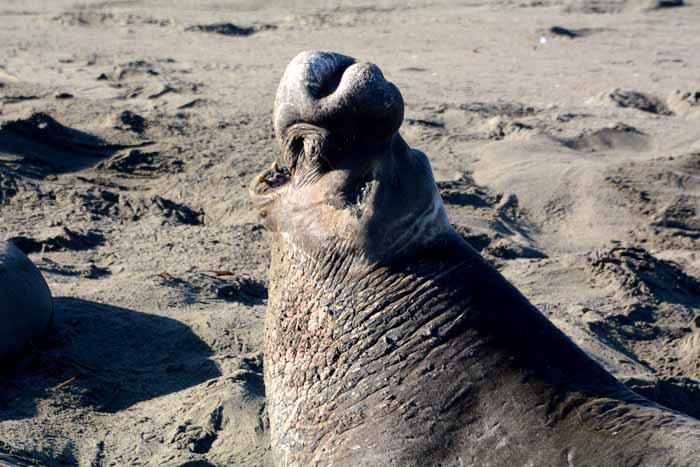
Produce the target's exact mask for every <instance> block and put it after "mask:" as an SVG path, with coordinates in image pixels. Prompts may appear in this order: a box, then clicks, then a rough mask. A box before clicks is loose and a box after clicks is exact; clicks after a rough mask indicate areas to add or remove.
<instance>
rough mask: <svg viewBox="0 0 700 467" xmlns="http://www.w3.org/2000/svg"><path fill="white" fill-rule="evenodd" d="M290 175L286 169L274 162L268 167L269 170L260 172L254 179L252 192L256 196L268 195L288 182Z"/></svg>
mask: <svg viewBox="0 0 700 467" xmlns="http://www.w3.org/2000/svg"><path fill="white" fill-rule="evenodd" d="M291 175H292V174H291V172H290V171H289V169H288V168H287V167H284V166H280V164H279V163H278V162H277V161H275V162H273V163H272V165H270V168H269V169H267V170H265V171H263V172H261V173H260V174H259V175H258V176H257V177H256V179H255V181H256V183H255V186H254V187H253V191H254V192H255V193H258V194H265V193H269V192H270V191H272V190H274V189H276V188H279V187H281V186H282V185H285V184H286V183H287V182H289V180H290V178H291Z"/></svg>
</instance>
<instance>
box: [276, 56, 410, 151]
mask: <svg viewBox="0 0 700 467" xmlns="http://www.w3.org/2000/svg"><path fill="white" fill-rule="evenodd" d="M403 108H404V107H403V98H402V97H401V93H400V92H399V90H398V88H397V87H396V86H394V84H393V83H391V82H389V81H387V80H386V79H385V78H384V75H383V74H382V72H381V70H380V69H379V67H377V66H376V65H374V64H371V63H358V62H356V61H355V59H353V58H351V57H348V56H345V55H341V54H336V53H332V52H302V53H300V54H299V55H297V56H296V57H295V58H294V59H293V60H292V61H291V63H290V64H289V65H288V66H287V69H286V71H285V73H284V76H283V77H282V80H281V82H280V85H279V88H278V90H277V96H276V99H275V111H274V125H275V132H276V134H277V138H278V140H279V142H280V144H281V145H282V146H284V144H285V141H286V140H287V138H288V130H289V128H290V127H291V126H293V125H295V124H298V123H305V124H310V125H314V126H318V127H321V128H324V129H326V130H328V131H329V132H330V133H331V135H332V136H333V137H334V138H338V139H340V140H345V141H370V142H371V141H377V142H380V141H384V140H386V139H388V138H390V137H391V136H392V135H393V134H394V133H396V131H397V130H398V129H399V127H400V126H401V122H402V121H403Z"/></svg>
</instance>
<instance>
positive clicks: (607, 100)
mask: <svg viewBox="0 0 700 467" xmlns="http://www.w3.org/2000/svg"><path fill="white" fill-rule="evenodd" d="M586 104H588V105H604V106H610V107H622V108H626V109H636V110H640V111H642V112H649V113H653V114H661V115H671V114H672V112H671V111H670V110H669V109H668V108H667V107H666V104H665V103H664V102H663V101H662V100H661V99H659V98H658V97H656V96H652V95H649V94H645V93H643V92H639V91H633V90H625V89H618V88H615V89H611V90H610V91H605V92H603V93H601V94H598V95H597V96H595V97H592V98H591V99H589V100H587V101H586Z"/></svg>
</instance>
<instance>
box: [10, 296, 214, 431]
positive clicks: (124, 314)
mask: <svg viewBox="0 0 700 467" xmlns="http://www.w3.org/2000/svg"><path fill="white" fill-rule="evenodd" d="M55 305H56V314H55V326H54V331H53V332H54V337H53V342H51V343H49V344H48V345H47V347H48V348H46V349H42V350H38V351H36V352H33V353H32V354H31V355H29V356H27V357H25V358H24V360H22V361H21V362H19V364H18V365H17V366H15V367H14V368H13V369H11V370H6V371H4V372H3V373H0V421H3V420H20V419H25V418H29V417H33V416H34V415H35V414H36V413H37V403H38V402H39V401H41V400H46V399H50V400H51V401H52V404H56V403H58V404H61V405H65V406H66V408H68V409H72V408H79V407H90V408H91V409H92V410H96V411H100V412H108V413H113V412H117V411H120V410H122V409H125V408H127V407H130V406H131V405H133V404H135V403H137V402H141V401H145V400H149V399H152V398H155V397H159V396H164V395H166V394H170V393H173V392H177V391H180V390H183V389H186V388H189V387H192V386H195V385H197V384H200V383H202V382H204V381H207V380H209V379H211V378H215V377H218V376H220V372H219V370H218V368H217V366H216V365H215V364H214V363H213V362H212V361H211V360H209V357H210V356H211V355H212V351H211V349H210V348H209V346H208V345H207V344H206V343H205V342H204V341H202V340H201V339H200V338H199V337H198V336H197V335H196V334H195V333H194V332H192V330H191V329H190V328H189V327H188V326H186V325H185V324H183V323H181V322H179V321H177V320H174V319H171V318H166V317H163V316H157V315H151V314H146V313H140V312H137V311H134V310H128V309H125V308H118V307H114V306H110V305H103V304H100V303H95V302H90V301H85V300H81V299H77V298H57V299H55ZM57 393H58V394H57Z"/></svg>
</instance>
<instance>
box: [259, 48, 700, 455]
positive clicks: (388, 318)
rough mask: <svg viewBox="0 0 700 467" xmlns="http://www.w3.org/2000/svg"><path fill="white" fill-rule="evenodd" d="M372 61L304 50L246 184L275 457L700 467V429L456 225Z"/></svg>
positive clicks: (394, 93)
mask: <svg viewBox="0 0 700 467" xmlns="http://www.w3.org/2000/svg"><path fill="white" fill-rule="evenodd" d="M402 119H403V101H402V98H401V94H400V93H399V91H398V89H397V88H396V87H395V86H394V85H393V84H391V83H389V82H388V81H386V80H385V79H384V77H383V75H382V73H381V71H380V70H379V68H377V67H376V66H375V65H371V64H367V63H362V62H357V61H356V60H354V59H352V58H350V57H347V56H343V55H338V54H334V53H327V52H304V53H301V54H300V55H298V56H297V57H296V58H295V59H294V60H293V61H292V62H291V64H290V65H289V66H288V68H287V70H286V72H285V74H284V77H283V78H282V82H281V84H280V88H279V91H278V93H277V99H276V102H275V112H274V124H275V130H276V134H277V138H278V141H279V143H280V145H281V147H282V150H283V154H284V157H283V159H282V160H281V161H280V163H275V164H273V165H272V167H270V169H269V170H267V171H265V172H263V173H262V174H260V175H259V176H258V177H256V179H255V180H254V181H253V184H252V186H251V196H252V199H253V202H254V204H255V206H256V208H257V209H258V211H259V213H260V215H261V217H262V218H263V222H264V224H265V225H266V227H267V228H268V229H269V230H270V232H271V238H272V265H271V272H270V294H269V305H268V312H267V323H266V336H265V383H266V391H267V399H268V411H269V415H270V425H271V430H272V433H271V437H272V448H273V451H274V455H275V459H276V463H277V465H280V466H319V467H321V466H323V467H326V466H334V467H362V466H365V467H369V466H372V467H389V466H397V467H398V466H401V467H428V466H475V467H487V466H493V467H506V466H507V467H512V466H537V467H545V466H552V467H554V466H557V467H561V466H575V467H583V466H589V467H592V466H596V467H600V466H647V467H652V466H653V467H658V466H688V467H690V466H697V465H700V422H698V421H696V420H694V419H691V418H689V417H685V416H683V415H680V414H678V413H675V412H672V411H669V410H666V409H664V408H662V407H660V406H658V405H655V404H653V403H651V402H649V401H647V400H645V399H643V398H641V397H639V396H637V395H636V394H634V393H632V392H631V391H629V390H628V389H626V388H625V387H624V386H623V385H622V384H620V383H619V382H618V381H617V380H616V379H615V378H614V377H613V376H611V375H610V374H609V373H608V372H607V371H605V370H604V369H603V368H601V367H600V366H599V365H598V364H597V363H596V362H594V361H593V360H592V359H591V358H589V357H588V356H587V355H586V354H585V353H584V352H583V351H582V350H580V349H579V348H578V347H577V346H576V345H575V344H574V343H573V342H572V341H571V340H569V339H568V338H567V337H566V336H565V335H564V334H563V333H562V332H561V331H559V330H558V329H557V328H556V327H555V326H554V325H552V323H550V322H549V321H548V320H547V319H546V318H545V317H544V316H543V315H542V314H541V313H540V312H539V311H538V310H537V309H536V308H535V307H533V306H532V305H531V304H530V303H529V302H528V301H527V299H526V298H524V297H523V296H522V295H521V294H520V293H519V292H518V291H517V290H516V289H515V288H514V287H513V286H511V285H510V284H509V283H508V281H507V280H506V279H504V278H503V277H502V276H501V275H500V274H499V273H498V272H497V271H496V270H495V269H494V268H493V267H491V266H490V265H489V264H488V263H486V262H485V261H484V260H483V259H482V258H481V257H480V256H479V254H478V253H476V252H475V251H474V250H473V249H472V248H470V247H469V246H468V245H467V244H466V243H465V242H464V241H463V240H462V238H461V237H460V236H459V235H457V234H456V233H455V231H454V230H453V229H452V228H451V226H450V224H449V222H448V220H447V216H446V214H445V209H444V207H443V204H442V201H441V199H440V196H439V194H438V190H437V187H436V185H435V181H434V179H433V176H432V172H431V169H430V164H429V162H428V159H427V158H426V156H425V155H424V154H423V153H421V152H419V151H417V150H415V149H412V148H410V147H409V146H408V145H407V144H406V143H405V142H404V140H403V139H402V138H401V136H400V135H399V133H398V129H399V127H400V125H401V122H402Z"/></svg>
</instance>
